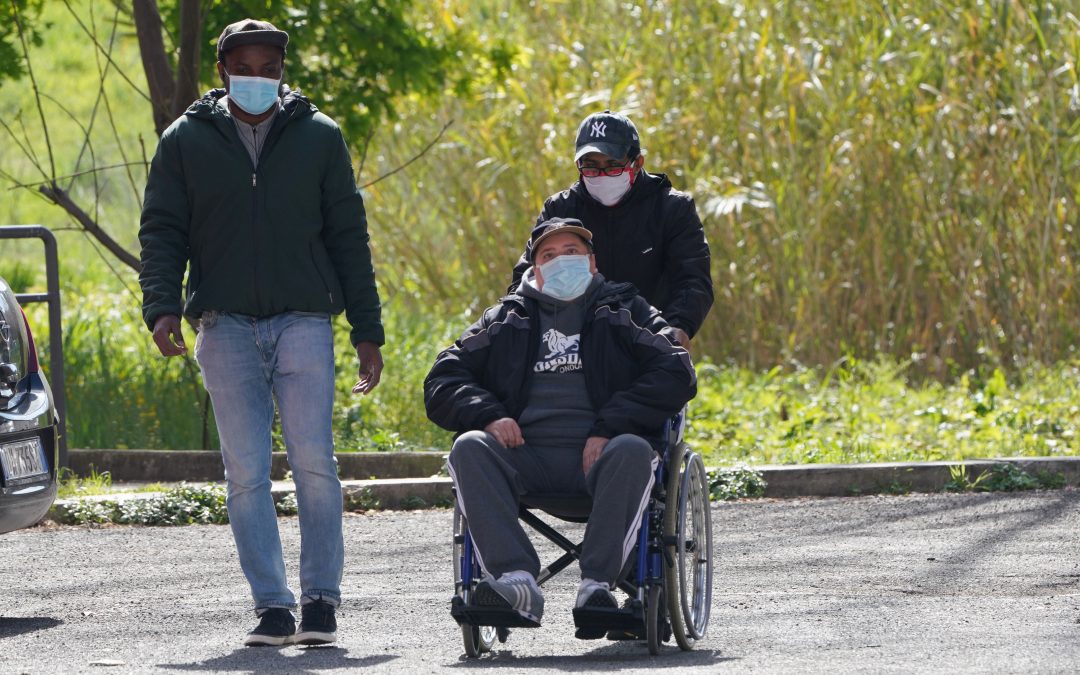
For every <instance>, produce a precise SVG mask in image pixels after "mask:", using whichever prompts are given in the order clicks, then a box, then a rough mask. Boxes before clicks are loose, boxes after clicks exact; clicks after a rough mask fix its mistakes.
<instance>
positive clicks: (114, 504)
mask: <svg viewBox="0 0 1080 675" xmlns="http://www.w3.org/2000/svg"><path fill="white" fill-rule="evenodd" d="M57 511H59V514H58V516H57V519H58V520H60V521H61V522H63V523H68V524H76V525H93V524H102V523H117V524H121V525H196V524H199V525H206V524H224V523H227V522H229V514H228V512H227V511H226V510H225V488H224V486H221V485H207V486H193V485H186V484H182V485H180V486H178V487H175V488H172V489H170V490H168V491H166V492H165V493H164V494H162V495H161V496H157V497H149V498H145V499H141V498H135V499H126V500H123V501H119V500H103V501H98V500H89V499H80V500H78V501H77V502H75V503H74V504H72V505H70V506H61V507H60V508H59V509H57Z"/></svg>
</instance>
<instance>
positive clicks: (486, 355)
mask: <svg viewBox="0 0 1080 675" xmlns="http://www.w3.org/2000/svg"><path fill="white" fill-rule="evenodd" d="M593 297H595V298H596V300H595V301H594V302H593V304H592V306H591V307H590V308H589V310H588V311H587V312H586V316H585V324H584V326H583V327H582V330H581V360H582V363H583V366H584V373H585V386H586V389H587V390H588V394H589V399H590V400H591V402H592V405H593V409H594V410H595V411H596V419H595V421H594V422H593V425H592V428H591V429H590V431H589V436H601V437H605V438H613V437H615V436H617V435H619V434H624V433H630V434H637V435H639V436H642V437H644V438H646V439H647V440H649V442H650V443H652V444H653V445H654V447H657V446H658V444H659V443H660V441H661V440H662V438H661V437H662V431H663V428H664V423H665V422H666V421H667V420H668V419H669V418H670V417H671V416H672V415H674V414H675V413H676V412H678V411H679V410H681V409H682V407H683V405H685V404H686V402H687V401H689V400H690V399H692V398H693V397H694V395H695V394H696V393H697V378H696V376H695V374H694V368H693V365H692V364H691V362H690V357H689V355H688V354H687V352H686V350H685V349H682V348H681V347H677V346H674V345H672V344H671V342H670V341H668V340H667V339H666V338H665V337H663V336H662V335H660V331H661V330H663V329H664V328H666V327H667V323H666V322H665V321H664V319H663V318H662V317H661V316H660V312H659V311H657V310H656V309H655V308H654V307H652V306H650V305H649V303H648V302H646V301H645V300H644V298H642V297H640V296H639V295H638V294H637V292H636V290H635V289H634V287H633V286H632V285H631V284H616V283H611V282H607V281H605V282H603V285H602V287H601V289H600V291H599V292H598V293H597V294H596V295H595V296H593ZM536 312H537V304H536V300H534V299H532V298H528V297H525V296H523V295H521V294H520V293H517V292H514V293H511V294H510V295H507V296H506V297H504V298H503V299H502V300H501V301H500V302H499V303H498V304H496V305H493V306H492V307H489V308H488V309H487V310H486V311H485V312H484V314H483V316H482V317H481V318H480V320H479V321H477V322H476V323H474V324H473V325H472V326H470V327H469V328H468V329H467V330H466V331H465V332H464V333H463V334H462V335H461V337H460V338H458V340H457V341H456V342H455V343H454V344H453V345H452V346H450V347H448V348H447V349H445V350H443V351H442V352H441V353H440V354H439V355H438V357H436V359H435V365H434V366H432V368H431V372H429V373H428V376H427V378H426V379H425V381H424V404H425V405H426V407H427V415H428V418H429V419H431V421H432V422H434V423H435V424H438V425H439V426H440V427H443V428H444V429H448V430H450V431H454V432H457V433H459V434H460V433H464V432H466V431H471V430H474V429H483V428H484V427H486V426H487V425H488V424H490V423H491V422H493V421H495V420H497V419H500V418H502V417H510V418H513V419H515V420H516V419H518V417H519V416H520V415H521V412H522V410H524V408H525V405H526V403H527V402H528V396H529V385H530V379H531V378H532V376H533V372H532V368H533V364H534V363H535V362H536V357H537V353H538V351H539V348H540V342H541V338H540V330H539V322H538V321H537V320H536Z"/></svg>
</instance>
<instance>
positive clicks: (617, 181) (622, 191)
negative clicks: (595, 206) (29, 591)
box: [581, 171, 633, 206]
mask: <svg viewBox="0 0 1080 675" xmlns="http://www.w3.org/2000/svg"><path fill="white" fill-rule="evenodd" d="M632 175H633V174H632V172H630V171H624V172H623V173H622V174H621V175H619V176H593V177H592V178H589V177H588V176H582V177H581V180H582V181H583V182H584V183H585V189H586V190H588V191H589V194H590V195H592V196H593V199H595V200H596V201H598V202H600V203H601V204H603V205H604V206H615V205H616V204H618V203H619V202H621V201H622V198H623V197H625V196H626V193H627V192H630V184H631V181H630V178H631V176H632Z"/></svg>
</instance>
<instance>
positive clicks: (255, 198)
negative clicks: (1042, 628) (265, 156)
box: [241, 125, 262, 310]
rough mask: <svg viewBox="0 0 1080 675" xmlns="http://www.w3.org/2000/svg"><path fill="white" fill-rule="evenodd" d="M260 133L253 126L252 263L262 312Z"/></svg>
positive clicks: (254, 289) (256, 297) (257, 298)
mask: <svg viewBox="0 0 1080 675" xmlns="http://www.w3.org/2000/svg"><path fill="white" fill-rule="evenodd" d="M257 133H258V129H257V127H255V126H254V125H252V127H251V141H252V144H253V145H254V146H255V160H254V161H252V163H251V246H252V248H254V249H255V257H254V260H253V261H252V273H253V276H254V279H253V282H254V283H253V286H254V288H253V289H252V292H253V293H254V295H255V306H256V307H258V308H259V309H260V310H261V309H262V298H260V297H259V251H258V247H259V232H258V228H257V225H258V214H257V211H258V209H259V195H258V192H257V191H256V190H257V187H258V184H259V181H258V178H257V173H258V171H259V165H258V163H257V162H258V160H259V143H258V138H257V137H256V134H257ZM241 146H243V139H241Z"/></svg>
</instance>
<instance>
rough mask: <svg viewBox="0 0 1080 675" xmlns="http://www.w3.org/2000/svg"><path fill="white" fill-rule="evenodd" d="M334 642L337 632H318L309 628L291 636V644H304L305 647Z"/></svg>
mask: <svg viewBox="0 0 1080 675" xmlns="http://www.w3.org/2000/svg"><path fill="white" fill-rule="evenodd" d="M334 642H337V633H320V632H318V631H314V630H309V631H304V632H303V633H297V634H296V635H293V636H292V643H293V644H295V645H304V646H307V647H316V646H318V645H328V644H332V643H334Z"/></svg>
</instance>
